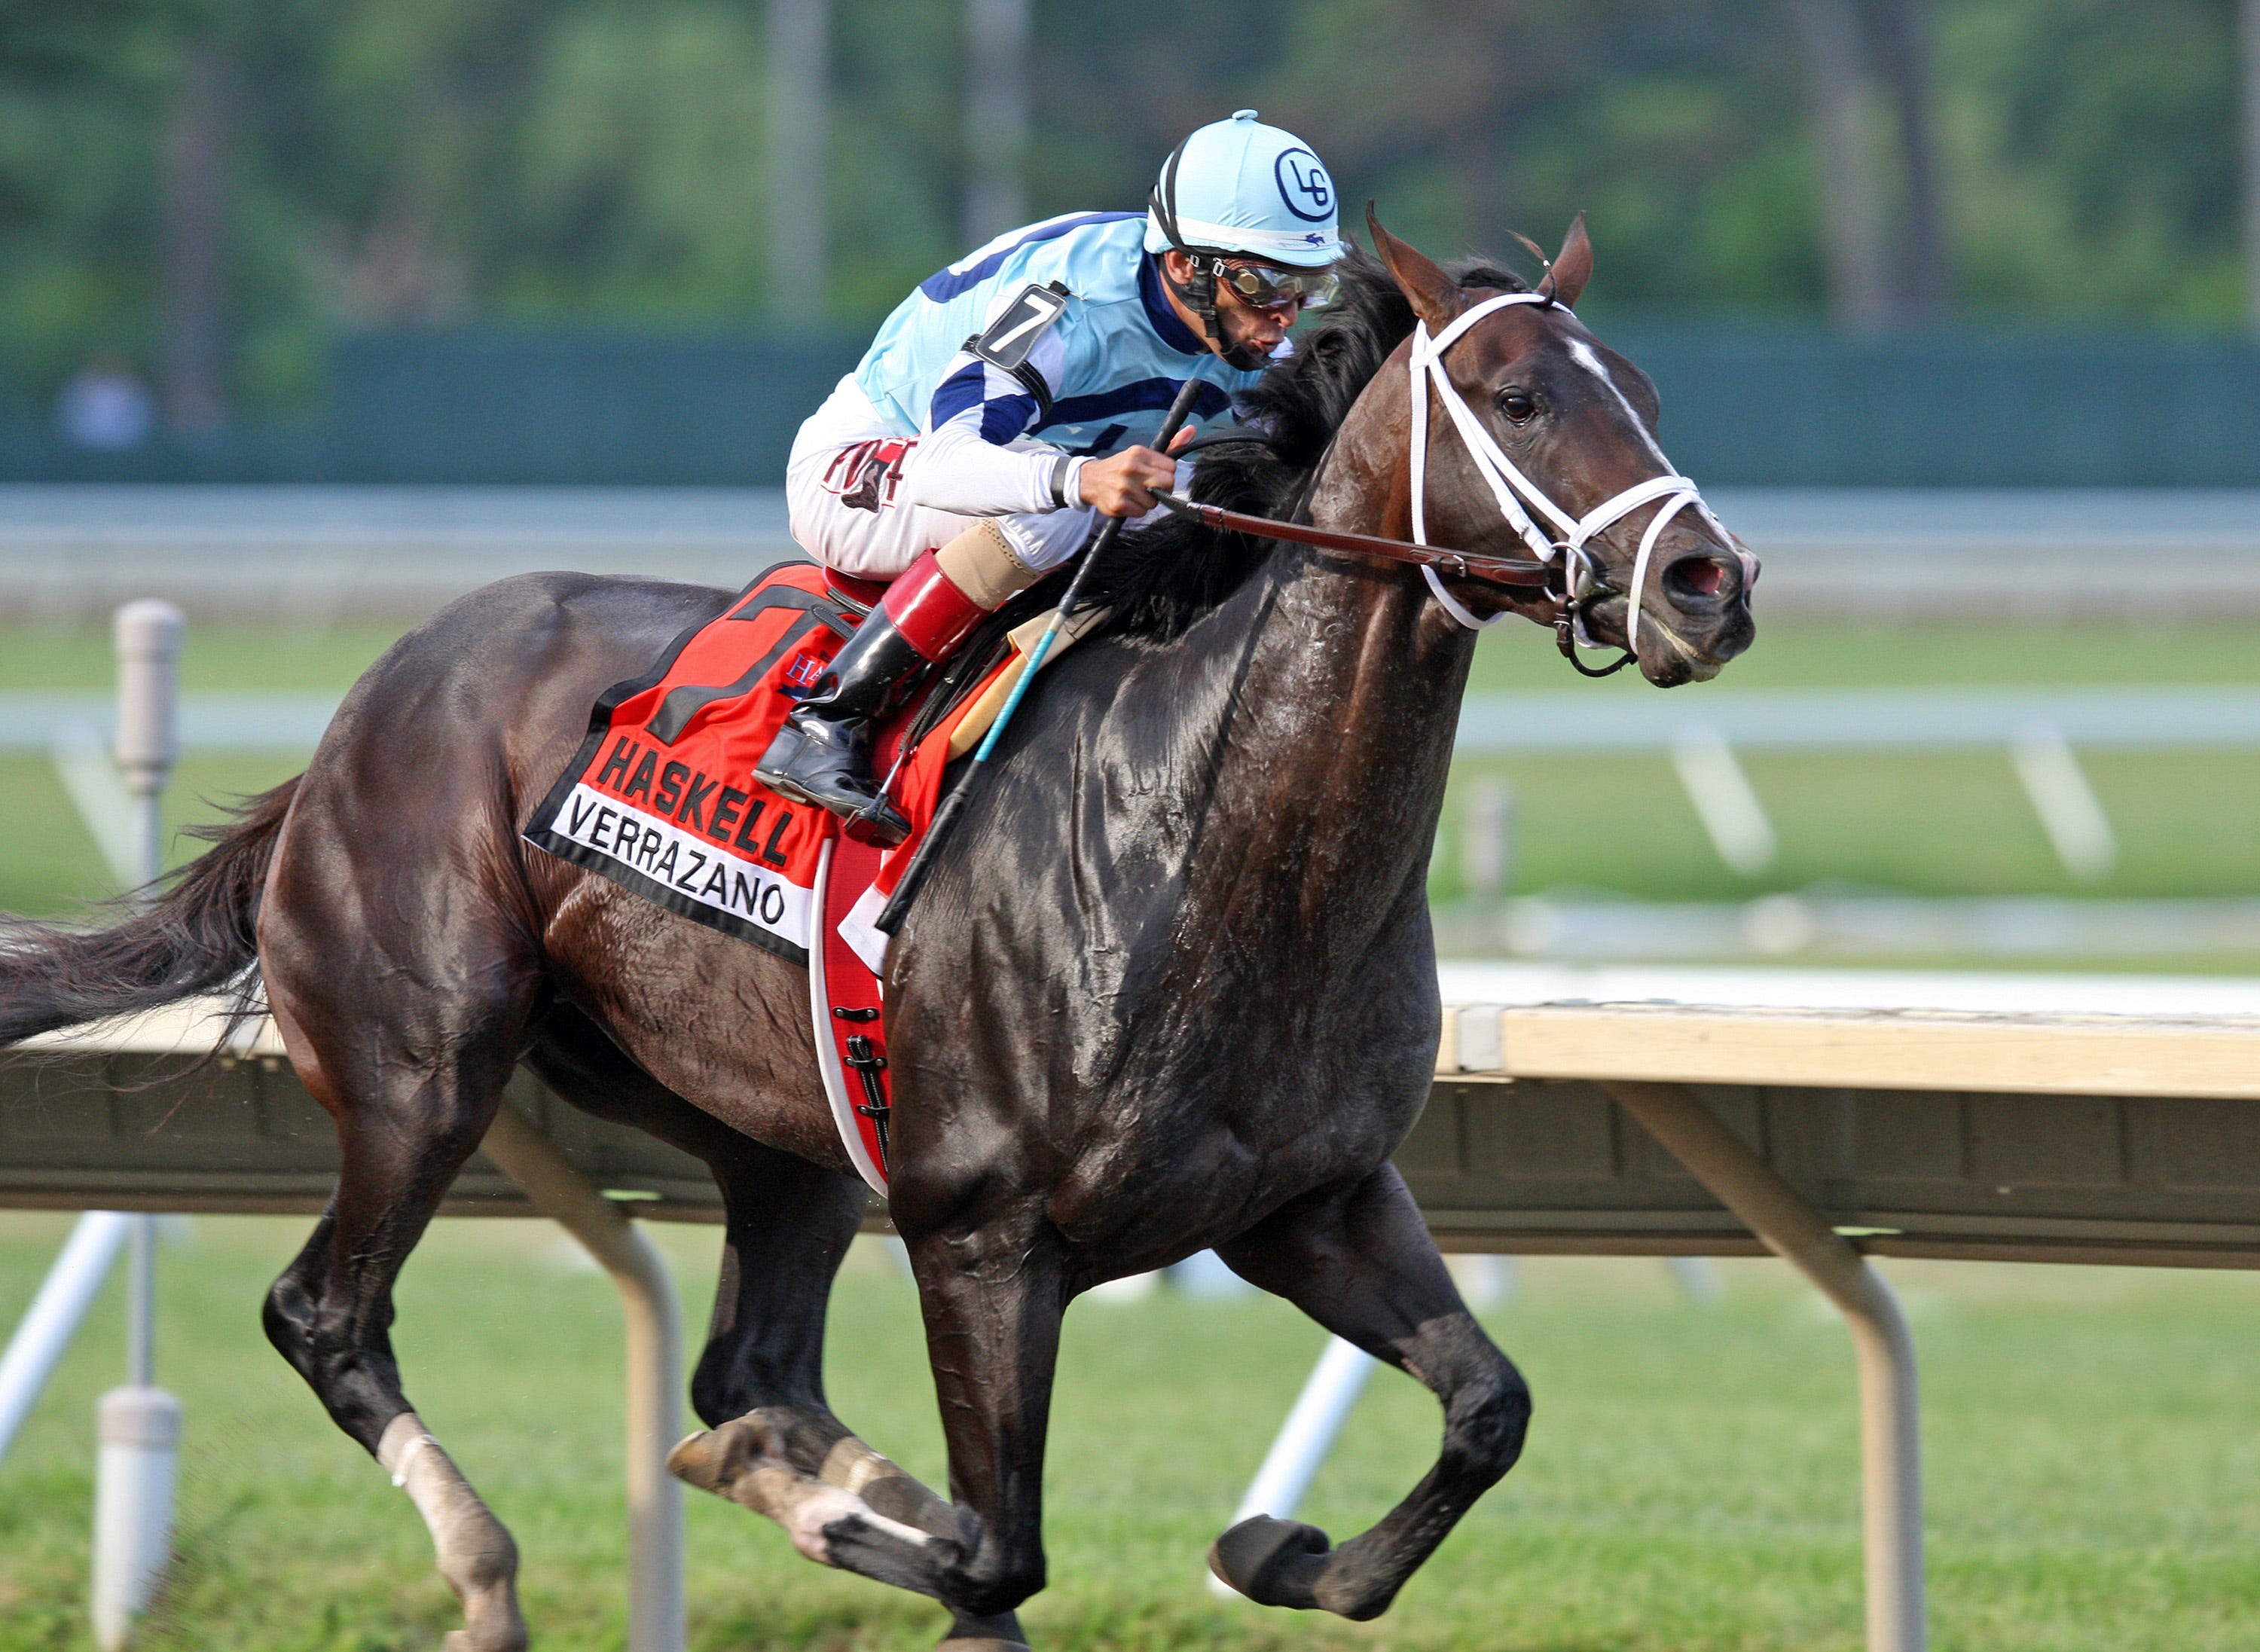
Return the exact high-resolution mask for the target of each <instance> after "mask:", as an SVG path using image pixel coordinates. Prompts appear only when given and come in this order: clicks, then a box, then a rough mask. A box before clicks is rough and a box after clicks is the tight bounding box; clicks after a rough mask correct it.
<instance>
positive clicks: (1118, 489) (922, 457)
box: [903, 355, 1177, 516]
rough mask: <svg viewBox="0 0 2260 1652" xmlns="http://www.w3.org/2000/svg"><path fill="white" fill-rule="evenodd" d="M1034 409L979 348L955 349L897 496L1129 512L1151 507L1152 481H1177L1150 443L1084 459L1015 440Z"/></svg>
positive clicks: (1000, 507)
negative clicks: (970, 351)
mask: <svg viewBox="0 0 2260 1652" xmlns="http://www.w3.org/2000/svg"><path fill="white" fill-rule="evenodd" d="M1038 416H1039V413H1038V407H1037V403H1036V398H1035V397H1034V396H1033V394H1032V393H1031V392H1030V391H1029V390H1028V388H1027V387H1026V385H1024V384H1023V383H1020V381H1019V380H1018V379H1016V378H1014V377H1013V376H1012V375H1011V374H1009V373H1006V372H1005V371H1004V370H1003V369H1001V368H997V367H994V366H992V365H991V364H990V363H989V362H987V361H983V360H981V359H980V358H979V357H977V356H973V355H965V356H962V357H960V358H959V361H958V362H957V363H956V364H955V366H954V367H953V368H952V369H951V371H950V373H949V375H948V377H947V378H945V379H944V380H943V381H942V383H941V385H940V389H938V390H935V392H934V397H933V407H932V410H931V413H930V423H931V425H932V427H933V433H932V434H930V435H928V436H927V437H926V438H925V439H924V440H922V441H920V442H919V446H918V448H917V452H916V456H915V458H914V459H913V460H912V463H911V464H910V465H909V467H908V468H906V469H905V473H904V476H903V491H904V497H905V498H906V499H907V500H908V501H909V503H911V504H919V505H924V506H926V507H928V508H930V509H933V510H937V511H949V512H951V513H952V514H954V515H958V516H1019V515H1034V514H1040V513H1042V512H1045V511H1061V510H1072V509H1077V508H1080V507H1083V506H1086V505H1088V506H1091V507H1093V508H1095V509H1097V510H1098V511H1100V512H1101V513H1102V514H1104V515H1107V516H1137V515H1140V514H1141V513H1143V512H1145V511H1149V510H1151V509H1153V507H1154V496H1153V493H1152V490H1153V489H1155V488H1169V487H1174V486H1176V480H1177V473H1176V465H1175V464H1174V463H1173V462H1172V461H1169V460H1168V459H1166V458H1164V457H1162V455H1161V454H1157V453H1155V451H1154V450H1153V449H1152V448H1150V447H1127V448H1125V449H1124V450H1123V451H1122V452H1120V453H1119V454H1113V455H1112V456H1111V457H1109V458H1106V459H1092V458H1088V457H1084V456H1082V455H1078V454H1063V453H1062V452H1060V451H1059V450H1058V449H1057V448H1055V447H1046V446H1044V445H1042V444H1041V443H1038V442H1033V441H1027V440H1022V439H1023V438H1024V437H1025V436H1026V433H1027V431H1028V428H1029V427H1030V426H1033V424H1034V423H1035V422H1036V420H1037V418H1038Z"/></svg>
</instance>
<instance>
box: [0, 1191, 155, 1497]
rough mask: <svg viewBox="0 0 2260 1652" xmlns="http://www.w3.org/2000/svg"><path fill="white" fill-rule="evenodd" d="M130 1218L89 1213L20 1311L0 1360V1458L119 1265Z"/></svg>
mask: <svg viewBox="0 0 2260 1652" xmlns="http://www.w3.org/2000/svg"><path fill="white" fill-rule="evenodd" d="M132 1227H133V1219H132V1217H131V1216H128V1215H125V1213H124V1212H119V1211H89V1212H87V1213H86V1214H85V1215H83V1216H82V1217H80V1218H79V1219H78V1226H75V1227H74V1228H72V1229H71V1236H70V1238H69V1240H68V1241H66V1242H65V1244H64V1246H63V1248H62V1252H61V1255H58V1256H57V1257H56V1258H55V1260H54V1266H53V1267H51V1268H49V1269H47V1277H46V1280H45V1281H43V1282H42V1283H41V1284H40V1286H39V1294H38V1295H37V1296H35V1297H33V1298H32V1305H31V1306H30V1307H28V1308H26V1309H25V1310H24V1318H23V1319H22V1321H21V1322H20V1323H19V1324H18V1326H17V1327H16V1334H15V1335H14V1336H12V1337H11V1338H10V1339H9V1340H8V1351H7V1353H6V1354H4V1355H0V1459H5V1458H6V1456H7V1455H8V1448H9V1447H11V1446H12V1445H14V1444H15V1443H16V1435H17V1434H18V1433H19V1432H20V1431H21V1430H22V1428H23V1427H24V1420H25V1418H27V1417H29V1416H30V1415H31V1414H32V1406H33V1405H37V1404H38V1403H39V1394H40V1391H42V1390H43V1389H45V1388H46V1385H47V1379H48V1378H49V1377H52V1376H54V1370H55V1367H56V1366H57V1365H58V1364H59V1363H61V1360H62V1357H63V1355H64V1353H65V1352H66V1351H68V1348H70V1343H71V1338H72V1337H73V1336H74V1335H75V1334H77V1332H78V1327H79V1322H80V1321H81V1320H82V1319H85V1318H86V1311H87V1310H88V1309H89V1307H91V1306H93V1305H94V1299H95V1298H96V1297H97V1296H99V1295H100V1294H101V1293H102V1282H103V1281H104V1279H106V1278H108V1277H110V1264H111V1263H112V1262H116V1261H117V1260H118V1252H119V1251H120V1250H121V1249H123V1248H125V1241H126V1236H127V1235H128V1234H130V1233H131V1232H132Z"/></svg>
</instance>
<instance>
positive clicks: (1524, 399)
mask: <svg viewBox="0 0 2260 1652" xmlns="http://www.w3.org/2000/svg"><path fill="white" fill-rule="evenodd" d="M1498 411H1500V412H1502V413H1505V415H1506V416H1507V417H1508V418H1511V419H1513V421H1514V422H1515V423H1516V424H1518V425H1520V424H1522V423H1525V422H1526V421H1527V419H1528V418H1530V416H1531V415H1532V414H1533V413H1534V412H1536V411H1538V403H1537V401H1536V399H1535V398H1534V397H1532V395H1531V394H1530V392H1529V391H1528V390H1520V389H1508V390H1501V391H1500V392H1499V393H1498Z"/></svg>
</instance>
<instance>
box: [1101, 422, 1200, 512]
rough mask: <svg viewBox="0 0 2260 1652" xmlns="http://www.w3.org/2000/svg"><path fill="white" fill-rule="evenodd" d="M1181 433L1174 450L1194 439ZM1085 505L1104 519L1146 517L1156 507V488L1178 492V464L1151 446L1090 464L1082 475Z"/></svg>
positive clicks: (1186, 433)
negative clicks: (1111, 517) (1106, 517)
mask: <svg viewBox="0 0 2260 1652" xmlns="http://www.w3.org/2000/svg"><path fill="white" fill-rule="evenodd" d="M1192 435H1193V433H1192V431H1191V429H1190V428H1187V429H1185V430H1182V431H1179V432H1178V433H1177V439H1176V441H1174V442H1172V443H1170V444H1169V445H1170V446H1171V447H1181V446H1183V445H1184V443H1186V442H1188V441H1191V440H1192ZM1079 480H1080V482H1081V484H1082V490H1083V502H1084V504H1087V505H1090V506H1091V508H1092V509H1093V510H1095V511H1098V513H1099V514H1100V515H1101V516H1143V515H1145V513H1146V512H1147V511H1150V510H1152V509H1153V508H1154V492H1153V490H1155V488H1169V489H1175V488H1176V485H1177V461H1176V460H1174V459H1171V458H1169V457H1168V456H1167V455H1166V454H1157V453H1155V451H1154V450H1153V449H1152V448H1151V447H1125V448H1124V449H1123V450H1122V451H1121V452H1120V453H1119V454H1114V455H1113V456H1112V457H1111V458H1107V459H1093V460H1091V461H1087V462H1086V463H1085V464H1084V467H1083V469H1082V471H1081V472H1080V474H1079Z"/></svg>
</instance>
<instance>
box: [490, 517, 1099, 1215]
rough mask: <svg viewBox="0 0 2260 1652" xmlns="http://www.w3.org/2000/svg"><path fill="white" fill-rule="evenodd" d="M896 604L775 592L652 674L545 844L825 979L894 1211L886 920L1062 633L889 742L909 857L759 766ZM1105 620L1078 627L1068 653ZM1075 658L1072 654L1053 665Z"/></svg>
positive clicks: (594, 743)
mask: <svg viewBox="0 0 2260 1652" xmlns="http://www.w3.org/2000/svg"><path fill="white" fill-rule="evenodd" d="M885 589H886V588H885V587H884V586H883V585H879V584H875V583H870V582H869V581H865V580H858V579H851V578H848V577H847V576H843V575H840V574H837V573H834V572H833V571H832V570H830V569H825V568H821V567H819V566H818V565H817V564H815V563H812V562H785V563H780V564H779V565H777V566H776V567H774V568H771V569H769V570H767V571H766V572H765V573H763V574H762V575H761V576H759V577H758V578H756V579H755V581H754V582H753V583H751V584H750V585H748V586H747V587H746V589H745V590H742V591H740V593H739V594H738V597H737V598H736V599H735V600H734V601H733V602H732V604H730V606H729V607H728V608H727V609H726V610H725V611H723V613H722V614H721V615H720V616H719V618H717V619H711V620H705V621H702V622H701V623H699V624H697V625H696V626H691V627H690V629H689V630H687V631H685V632H683V633H682V635H680V636H678V637H676V639H675V640H674V641H673V642H672V643H671V644H669V647H668V648H667V650H666V652H665V653H664V654H662V655H661V656H660V658H659V661H658V662H657V663H656V664H655V665H654V666H653V667H652V669H650V670H649V671H647V672H646V673H644V674H643V675H642V676H637V677H632V678H630V679H628V680H627V681H626V682H625V683H615V684H613V685H612V687H611V688H610V689H607V690H605V691H604V693H603V694H602V695H600V696H599V697H597V703H596V705H595V707H594V709H593V710H592V711H591V712H590V715H589V733H588V737H587V738H586V739H585V740H583V741H582V743H581V747H580V749H579V750H578V751H577V752H576V753H575V754H574V756H573V759H572V761H571V762H569V763H567V764H566V765H565V769H564V772H563V773H561V775H560V776H558V778H557V782H556V783H555V784H554V786H552V787H551V788H550V790H549V792H548V795H547V797H544V798H543V799H542V801H541V804H540V806H539V807H538V808H537V809H535V811H534V812H533V818H532V819H531V820H530V821H529V822H528V824H527V826H526V831H525V837H526V841H527V842H529V843H532V844H533V845H534V846H535V847H538V848H540V849H543V850H545V851H547V853H549V854H551V855H556V856H558V857H559V858H560V859H561V860H567V861H570V862H573V863H574V864H575V865H576V866H581V867H585V868H586V869H589V870H590V871H592V872H595V873H597V875H598V876H602V877H605V878H609V879H610V880H611V882H613V883H617V884H619V886H620V887H621V888H623V889H626V890H631V891H633V893H635V894H637V895H640V896H642V897H643V898H645V899H647V900H649V901H651V902H653V903H654V904H655V905H660V906H662V907H665V908H666V909H667V910H668V911H669V912H674V913H676V914H677V915H678V916H680V917H683V918H687V919H690V920H691V921H692V922H693V923H699V924H704V925H705V926H707V927H708V928H710V929H717V930H719V931H721V932H722V933H724V934H726V935H732V936H734V937H736V938H737V939H738V940H744V941H748V942H750V943H751V944H753V945H754V946H756V947H759V948H762V950H763V951H765V952H769V953H771V954H774V955H776V956H777V957H780V958H783V959H784V960H786V961H787V962H792V963H797V964H799V965H802V966H803V967H805V969H807V970H808V974H809V998H810V1002H811V1005H812V1010H813V1014H814V1020H815V1024H814V1026H813V1029H812V1030H813V1032H814V1033H815V1038H816V1048H817V1061H818V1067H819V1070H820V1072H821V1075H822V1076H823V1080H824V1087H825V1093H826V1097H827V1098H829V1100H830V1102H831V1104H832V1112H833V1121H834V1122H835V1123H836V1124H837V1125H838V1126H839V1127H840V1140H841V1141H842V1142H843V1143H844V1144H845V1145H846V1147H847V1153H848V1156H849V1158H850V1159H851V1160H853V1161H854V1162H855V1168H856V1170H857V1171H858V1172H859V1173H860V1174H861V1175H862V1177H863V1179H864V1180H865V1181H866V1182H867V1183H869V1184H870V1185H871V1186H872V1187H873V1188H874V1189H876V1191H879V1192H882V1193H883V1192H885V1191H886V1181H887V1154H888V1146H889V1143H888V1134H889V1131H888V1125H889V1116H890V1111H891V1108H892V1105H893V1103H892V1097H891V1091H890V1085H889V1081H888V1077H887V1056H886V1032H885V1027H884V1020H883V1013H882V1012H883V988H882V976H883V970H884V969H885V966H886V955H887V943H888V937H887V936H885V935H884V934H882V933H880V932H879V931H878V930H877V929H876V928H874V927H873V926H872V924H873V920H874V919H876V918H877V916H878V914H879V912H880V910H881V909H882V908H883V907H884V906H885V905H886V902H887V898H888V896H889V895H890V894H891V893H892V892H893V890H894V884H895V880H896V879H897V878H898V877H899V876H901V874H902V872H903V869H905V867H907V866H908V865H909V864H910V861H911V857H912V854H913V853H914V852H915V851H916V849H917V847H918V845H919V840H920V839H921V838H922V837H923V836H924V835H925V833H926V827H927V826H928V825H929V824H930V823H931V822H932V820H933V813H934V809H935V807H936V805H938V804H939V802H940V797H941V790H942V782H943V778H944V776H945V774H946V773H947V771H948V767H949V764H950V763H951V762H954V761H955V759H956V758H958V757H960V756H962V755H964V754H966V753H968V752H969V751H970V750H971V749H972V748H973V747H974V745H975V744H976V742H978V741H979V740H980V738H981V736H982V735H983V733H986V732H987V731H988V728H989V726H990V725H991V723H992V722H994V721H995V720H996V716H997V713H998V710H999V709H1000V708H1001V707H1002V706H1003V704H1004V703H1005V697H1006V696H1008V695H1009V694H1010V693H1011V692H1012V686H1013V684H1014V683H1016V682H1017V681H1018V680H1019V674H1020V671H1021V669H1023V668H1024V666H1025V665H1026V659H1027V655H1028V653H1029V651H1030V650H1031V649H1032V648H1033V647H1034V646H1035V640H1036V638H1037V637H1038V636H1039V635H1041V633H1042V630H1043V627H1044V626H1045V625H1046V624H1047V623H1048V615H1041V614H1040V615H1038V616H1037V617H1035V618H1034V619H1028V620H1026V621H1025V622H1024V623H1022V624H1019V625H1017V626H1012V628H1011V629H1010V630H1006V629H1004V628H1003V626H1001V625H1000V626H998V630H997V633H996V634H995V635H993V636H991V637H990V638H989V639H986V640H985V646H984V640H983V639H980V638H976V639H975V640H974V641H973V643H972V644H971V645H970V646H969V647H967V648H966V649H965V650H964V651H963V652H962V653H961V654H959V656H958V658H957V660H956V661H955V662H952V667H951V669H949V670H948V671H946V672H944V673H942V674H940V675H939V676H935V677H933V678H932V679H931V680H929V681H927V682H926V683H921V684H919V686H918V687H917V688H916V689H915V690H913V691H912V695H911V697H909V699H908V700H907V701H906V702H905V704H903V705H902V706H901V707H900V708H898V710H897V711H896V712H893V713H891V714H890V716H888V717H887V718H885V719H883V720H882V721H881V722H880V723H879V724H877V725H876V726H875V727H874V729H873V734H872V742H871V761H872V767H873V772H874V773H876V774H878V775H881V776H887V788H888V792H889V795H890V797H891V799H892V801H893V803H894V805H895V807H896V808H898V809H899V810H900V811H901V812H902V813H903V815H904V817H905V819H908V820H909V821H910V823H911V835H910V836H909V838H908V839H906V840H905V841H904V842H902V843H901V844H899V845H898V846H897V847H894V848H891V849H880V848H876V847H872V846H870V845H868V844H861V843H856V842H854V841H852V840H848V839H847V838H846V837H844V836H843V835H842V834H841V833H840V820H839V819H838V817H836V816H834V815H833V814H831V813H829V812H826V811H825V810H823V809H819V808H814V807H812V806H811V805H807V804H805V803H800V802H797V801H795V800H792V799H790V798H787V797H782V796H780V795H778V794H777V793H776V792H773V791H771V790H769V788H768V787H766V786H764V785H762V783H760V782H759V781H757V780H755V778H754V764H755V762H757V761H758V760H759V759H760V757H761V755H762V753H763V752H765V751H767V750H768V749H769V741H770V740H772V739H773V738H774V737H775V736H776V732H777V729H778V728H779V726H782V725H783V721H784V719H785V714H786V713H787V712H790V711H791V710H792V707H793V705H794V704H795V702H797V700H799V699H800V698H801V697H803V696H804V695H805V694H806V693H807V692H808V691H809V690H811V689H812V688H813V687H814V686H815V685H816V683H817V681H818V679H819V678H820V677H822V676H823V675H824V672H825V668H826V665H827V664H828V663H829V662H830V661H831V659H832V656H833V654H836V653H838V652H839V650H840V646H841V645H842V644H843V643H845V642H846V641H847V639H848V638H849V637H852V636H853V635H855V627H856V626H858V625H859V624H861V623H862V619H863V617H864V616H865V615H866V614H868V613H869V612H870V611H871V609H872V607H873V605H874V604H876V602H877V601H878V599H879V597H880V596H881V595H882V594H883V592H884V591H885ZM1097 619H1098V615H1096V614H1093V615H1091V616H1090V617H1089V618H1088V619H1084V618H1083V617H1080V616H1078V621H1079V623H1075V624H1071V625H1070V626H1069V627H1067V629H1066V630H1065V631H1063V632H1062V636H1061V639H1060V642H1062V643H1064V642H1067V641H1069V640H1071V637H1070V634H1069V633H1076V634H1080V633H1084V632H1087V631H1089V630H1090V629H1091V626H1092V625H1093V624H1094V623H1095V622H1096V620H1097ZM1059 653H1060V644H1059V643H1055V645H1054V647H1053V651H1052V656H1051V657H1052V658H1056V657H1057V656H1058V654H1059ZM851 1075H852V1077H851Z"/></svg>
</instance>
